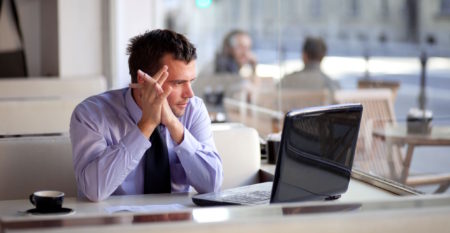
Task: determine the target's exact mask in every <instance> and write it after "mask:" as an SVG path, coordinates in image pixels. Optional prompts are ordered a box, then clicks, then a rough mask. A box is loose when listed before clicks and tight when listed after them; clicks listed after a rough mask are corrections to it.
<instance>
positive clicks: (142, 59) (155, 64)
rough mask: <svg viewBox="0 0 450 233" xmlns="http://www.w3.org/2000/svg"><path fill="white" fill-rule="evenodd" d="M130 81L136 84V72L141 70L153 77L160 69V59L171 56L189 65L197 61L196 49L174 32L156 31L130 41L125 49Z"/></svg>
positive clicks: (183, 37)
mask: <svg viewBox="0 0 450 233" xmlns="http://www.w3.org/2000/svg"><path fill="white" fill-rule="evenodd" d="M127 54H128V55H130V57H129V58H128V67H129V69H130V75H131V81H132V82H133V83H136V82H137V71H138V69H141V70H142V71H144V72H145V73H147V74H149V75H150V76H153V75H155V74H156V72H158V70H159V69H160V68H161V67H162V65H163V64H161V59H162V58H163V56H164V55H166V54H172V55H173V57H174V59H176V60H180V61H185V62H186V63H189V62H190V61H192V60H195V59H197V53H196V49H195V47H194V45H193V44H191V42H189V40H188V39H187V38H186V37H185V36H183V35H181V34H179V33H176V32H174V31H171V30H167V29H165V30H161V29H156V30H152V31H147V32H145V33H144V34H141V35H137V36H135V37H133V38H131V39H130V44H129V45H128V48H127Z"/></svg>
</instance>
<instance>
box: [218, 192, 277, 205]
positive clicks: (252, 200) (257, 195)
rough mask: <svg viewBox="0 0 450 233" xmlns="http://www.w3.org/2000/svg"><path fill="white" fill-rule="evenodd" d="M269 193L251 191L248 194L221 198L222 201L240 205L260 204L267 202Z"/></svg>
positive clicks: (236, 194)
mask: <svg viewBox="0 0 450 233" xmlns="http://www.w3.org/2000/svg"><path fill="white" fill-rule="evenodd" d="M270 193H271V191H252V192H249V193H235V194H232V195H229V196H225V197H223V198H222V200H223V201H226V202H233V203H242V204H257V203H260V202H267V200H269V199H270Z"/></svg>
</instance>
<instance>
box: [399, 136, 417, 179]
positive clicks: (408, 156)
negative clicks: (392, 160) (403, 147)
mask: <svg viewBox="0 0 450 233" xmlns="http://www.w3.org/2000/svg"><path fill="white" fill-rule="evenodd" d="M413 152H414V145H412V144H408V149H407V151H406V157H405V160H404V161H403V170H402V174H401V177H400V181H401V182H402V183H404V184H405V183H406V179H407V178H408V175H409V167H410V166H411V160H412V156H413Z"/></svg>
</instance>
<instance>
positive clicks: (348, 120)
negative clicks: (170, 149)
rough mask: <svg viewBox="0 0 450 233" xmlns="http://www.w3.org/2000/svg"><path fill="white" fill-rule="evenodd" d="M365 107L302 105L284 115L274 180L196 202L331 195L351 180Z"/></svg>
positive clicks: (257, 201)
mask: <svg viewBox="0 0 450 233" xmlns="http://www.w3.org/2000/svg"><path fill="white" fill-rule="evenodd" d="M362 110H363V107H362V105H361V104H340V105H329V106H320V107H311V108H304V109H300V110H293V111H290V112H288V113H287V114H286V115H285V117H284V125H283V131H282V134H281V144H280V148H279V153H278V160H277V164H276V168H275V176H274V180H273V182H265V183H259V184H254V185H248V186H243V187H238V188H232V189H227V190H223V191H220V192H214V193H206V194H199V195H195V196H193V197H192V201H193V202H194V203H195V204H196V205H199V206H214V205H260V204H268V203H282V202H298V201H309V200H334V199H337V198H339V197H340V195H341V194H343V193H345V192H346V191H347V188H348V184H349V182H350V175H351V170H352V166H353V158H354V154H355V149H356V142H357V139H358V132H359V125H360V122H361V116H362Z"/></svg>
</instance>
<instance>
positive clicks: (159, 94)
mask: <svg viewBox="0 0 450 233" xmlns="http://www.w3.org/2000/svg"><path fill="white" fill-rule="evenodd" d="M167 69H168V68H167V66H164V67H163V68H161V69H160V70H159V71H158V72H157V73H156V74H155V75H154V77H151V76H150V75H148V74H146V73H144V72H143V71H141V70H138V73H137V80H138V82H137V83H131V84H130V88H134V89H138V91H137V93H138V94H137V95H136V96H135V98H136V102H137V103H138V105H139V107H141V110H142V117H141V120H140V121H139V122H138V127H139V128H140V129H141V131H142V133H144V135H145V136H147V137H150V135H151V134H152V132H153V130H154V129H155V128H156V127H157V126H158V125H159V124H163V125H165V126H166V127H168V128H169V129H170V127H171V126H173V124H175V123H176V122H179V121H178V119H177V118H176V116H175V115H174V114H173V112H172V110H171V109H170V106H169V103H168V102H167V97H168V96H169V95H170V93H171V92H172V87H171V86H169V85H165V86H163V84H164V82H165V81H166V80H167V77H168V76H169V72H168V71H167ZM163 87H164V88H163Z"/></svg>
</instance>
